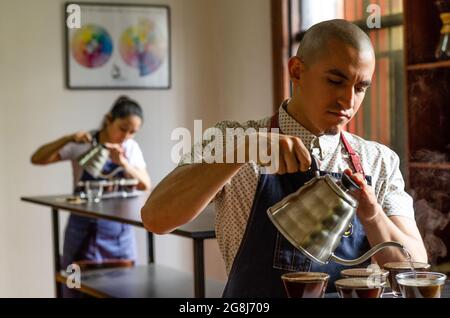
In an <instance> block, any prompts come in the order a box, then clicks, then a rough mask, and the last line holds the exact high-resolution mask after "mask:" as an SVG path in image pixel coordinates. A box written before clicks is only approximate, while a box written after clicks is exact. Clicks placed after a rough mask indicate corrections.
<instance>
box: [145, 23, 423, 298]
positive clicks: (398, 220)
mask: <svg viewBox="0 0 450 318" xmlns="http://www.w3.org/2000/svg"><path fill="white" fill-rule="evenodd" d="M288 67H289V74H290V79H291V81H292V84H293V90H292V97H291V98H290V99H288V100H286V101H284V102H283V103H282V104H281V106H280V108H279V111H278V112H277V113H276V114H275V115H273V116H271V117H268V118H264V119H261V120H250V121H247V122H245V123H237V122H228V121H224V122H221V123H219V124H217V125H216V128H219V129H221V130H222V131H223V132H225V130H226V128H227V127H233V128H236V127H241V128H243V129H247V128H249V127H253V128H256V129H258V128H279V133H280V134H277V135H275V133H272V134H263V133H256V135H257V136H258V137H259V138H268V139H273V138H274V137H277V138H279V144H278V145H279V147H278V148H279V152H278V153H277V154H278V155H279V164H278V166H277V168H278V169H277V170H276V171H273V173H272V174H267V173H264V167H262V164H261V162H260V160H259V159H256V160H250V159H248V158H247V157H246V162H244V163H207V162H206V160H205V162H201V163H191V162H192V160H191V159H192V157H193V156H194V155H195V156H198V155H201V154H198V153H195V152H194V151H193V152H192V153H191V155H190V156H186V157H184V158H183V159H182V160H181V162H180V164H179V166H178V167H177V168H176V169H175V170H174V171H172V172H171V173H170V174H169V175H168V176H167V177H166V178H165V179H164V180H162V181H161V183H160V184H159V185H158V186H157V187H156V189H155V190H154V191H153V193H152V195H151V196H150V198H149V199H148V201H147V203H146V204H145V206H144V207H143V209H142V219H143V222H144V225H145V226H146V228H147V229H148V230H150V231H152V232H155V233H159V234H163V233H168V232H170V231H172V230H173V229H175V228H176V227H178V226H180V225H182V224H184V223H186V222H189V221H190V220H192V219H194V218H195V217H196V216H197V215H198V214H199V213H200V212H201V211H202V210H203V209H204V208H205V206H206V205H207V204H208V203H209V202H211V201H213V202H214V203H215V207H216V212H217V216H216V234H217V240H218V243H219V247H220V250H221V252H222V255H223V258H224V261H225V265H226V270H227V273H228V282H227V286H226V288H225V290H224V296H225V297H286V293H285V290H284V287H283V284H282V281H281V279H280V276H281V275H282V274H283V273H286V272H293V271H311V272H325V273H328V274H329V275H330V279H329V282H328V288H327V291H329V292H330V291H333V290H334V288H335V287H334V281H335V280H336V279H337V278H339V276H340V271H341V270H342V269H344V267H343V266H342V265H339V264H336V263H333V262H330V263H328V264H326V265H322V264H319V263H317V262H314V261H311V260H310V259H309V258H307V257H306V256H305V255H303V254H302V253H301V252H300V251H299V250H297V249H296V248H295V247H294V246H292V245H291V244H290V243H289V242H288V241H287V240H286V238H284V237H283V235H281V234H280V233H279V232H278V231H277V229H276V228H275V227H274V225H273V224H272V223H271V222H270V220H269V218H268V216H267V212H266V211H267V209H268V208H269V207H271V206H273V205H274V204H275V203H277V202H279V201H280V200H282V199H283V198H284V197H286V196H287V195H289V194H291V193H293V192H295V191H296V190H297V189H298V188H300V187H301V186H303V185H304V184H305V182H307V181H308V180H310V179H311V178H312V174H311V171H309V170H308V169H310V165H311V156H312V155H313V156H315V157H316V158H317V159H318V161H319V166H320V167H319V169H320V170H321V173H322V174H330V175H331V176H332V177H335V178H337V179H339V178H340V177H341V175H342V173H346V174H348V175H350V176H351V177H352V178H353V180H354V181H355V182H356V183H357V184H358V185H359V187H360V188H361V190H358V191H357V192H356V194H355V195H357V197H358V200H359V207H358V210H357V213H356V216H355V217H354V219H353V220H351V223H350V226H349V228H348V229H347V230H346V231H345V233H344V234H343V237H342V239H341V242H340V245H339V246H338V247H337V249H336V250H335V254H336V255H337V256H339V257H341V258H344V259H355V258H357V257H359V256H361V255H362V254H363V253H364V252H366V251H367V250H368V249H369V248H370V247H371V246H374V245H376V244H379V243H382V242H386V241H397V242H399V243H401V244H403V245H404V246H405V247H406V248H407V249H408V251H409V253H410V254H411V256H412V259H413V260H415V261H422V262H426V261H427V255H426V251H425V248H424V245H423V242H422V238H421V236H420V234H419V231H418V229H417V226H416V223H415V220H414V210H413V204H412V198H411V197H410V196H409V195H408V194H407V193H406V192H405V190H404V181H403V178H402V175H401V173H400V170H399V157H398V156H397V155H396V154H395V153H394V152H393V151H392V150H390V149H389V148H388V147H386V146H384V145H381V144H379V143H376V142H372V141H367V140H364V139H362V138H360V137H358V136H355V135H353V134H350V133H348V132H346V131H344V130H343V128H344V127H345V125H346V124H347V123H348V122H349V121H350V120H351V119H352V118H353V116H355V114H356V113H357V111H358V109H359V107H360V106H361V103H362V101H363V99H364V96H365V93H366V91H367V89H368V88H369V86H370V82H371V79H372V75H373V72H374V69H375V54H374V50H373V47H372V44H371V42H370V39H369V38H368V37H367V35H366V34H365V33H364V32H363V31H362V30H361V29H359V28H358V27H357V26H355V25H354V24H351V23H349V22H347V21H344V20H331V21H325V22H322V23H319V24H316V25H314V26H313V27H311V28H310V29H309V30H308V31H307V32H306V33H305V35H304V37H303V39H302V41H301V43H300V46H299V49H298V53H297V55H296V56H294V57H292V58H291V59H290V60H289V66H288ZM240 147H244V150H246V151H247V153H248V150H249V146H248V145H247V144H246V143H244V144H242V145H241V146H240ZM275 149H276V148H275ZM238 150H239V149H238ZM272 150H273V149H272ZM236 151H237V150H235V152H236ZM247 159H248V160H247ZM405 259H406V258H405V255H404V254H403V253H402V251H401V250H398V249H395V248H388V249H385V250H383V251H382V252H379V253H377V254H376V255H375V256H374V257H373V258H372V262H375V263H378V265H379V266H382V265H383V264H384V263H386V262H390V261H405ZM364 265H365V266H367V265H368V263H366V264H364Z"/></svg>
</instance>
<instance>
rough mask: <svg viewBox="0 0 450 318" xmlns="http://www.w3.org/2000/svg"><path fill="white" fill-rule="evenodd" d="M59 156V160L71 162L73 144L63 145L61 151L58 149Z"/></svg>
mask: <svg viewBox="0 0 450 318" xmlns="http://www.w3.org/2000/svg"><path fill="white" fill-rule="evenodd" d="M58 153H59V156H60V157H61V160H72V159H74V156H75V154H74V143H73V142H69V143H67V144H65V145H64V147H62V148H61V149H59V152H58Z"/></svg>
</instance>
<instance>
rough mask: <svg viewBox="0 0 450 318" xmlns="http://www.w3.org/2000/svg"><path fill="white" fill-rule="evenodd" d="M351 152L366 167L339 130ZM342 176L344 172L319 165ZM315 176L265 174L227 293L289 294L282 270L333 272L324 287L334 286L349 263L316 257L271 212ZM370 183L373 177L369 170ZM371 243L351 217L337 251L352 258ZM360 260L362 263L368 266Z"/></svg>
mask: <svg viewBox="0 0 450 318" xmlns="http://www.w3.org/2000/svg"><path fill="white" fill-rule="evenodd" d="M271 127H272V128H278V127H279V125H278V114H276V115H274V116H273V117H272V123H271ZM341 141H342V142H343V144H344V146H345V148H346V150H347V152H348V153H349V155H350V158H351V160H352V163H353V166H354V168H355V170H356V171H358V172H361V173H363V175H364V171H362V166H361V164H360V161H359V158H357V159H355V156H357V155H356V154H355V152H354V151H353V149H352V148H351V146H350V145H349V144H348V142H347V140H345V137H344V135H343V134H341ZM320 173H321V175H325V174H329V175H331V176H332V177H335V178H338V179H340V176H341V173H333V172H326V171H320ZM313 177H314V175H313V172H311V171H308V172H296V173H287V174H283V175H277V174H273V175H269V174H261V175H260V177H259V181H258V186H257V190H256V194H255V198H254V200H253V205H252V210H251V212H250V215H249V219H248V222H247V227H246V229H245V233H244V236H243V238H242V241H241V244H240V246H239V250H238V252H237V254H236V257H235V259H234V261H233V265H232V267H231V270H230V274H229V276H228V282H227V285H226V286H225V290H224V293H223V297H286V292H285V290H284V286H283V282H282V280H281V275H282V274H284V273H286V272H290V271H292V272H294V271H306V272H308V271H311V272H325V273H328V274H329V275H330V279H329V281H328V287H327V291H326V292H334V291H335V286H334V282H335V280H336V279H338V278H340V271H341V270H342V269H344V268H348V267H345V266H344V265H340V264H337V263H332V262H330V263H328V264H326V265H321V264H319V263H315V262H312V261H311V260H310V259H308V258H307V257H306V256H304V255H303V254H302V253H301V252H300V250H298V249H297V248H295V247H294V246H293V245H292V244H291V243H290V242H289V241H288V240H287V239H285V238H284V236H283V235H282V234H281V233H280V232H278V230H277V229H276V228H275V226H274V225H273V224H272V222H271V221H270V220H269V217H268V216H267V209H268V208H269V207H271V206H272V205H274V204H275V203H277V202H279V201H281V200H282V199H283V198H284V197H286V196H287V195H289V194H291V193H293V192H295V191H297V190H298V189H299V188H300V187H301V186H303V184H305V182H307V181H309V180H311V179H312V178H313ZM365 178H366V180H367V182H368V184H371V178H370V177H368V176H365ZM369 248H370V246H369V242H368V241H367V237H366V234H365V232H364V229H363V226H362V224H361V223H360V221H359V219H358V218H357V217H356V215H355V217H354V218H353V219H352V221H351V224H350V226H349V228H348V230H347V231H346V232H345V234H344V235H343V237H342V240H341V243H340V245H339V246H338V248H337V249H336V251H335V255H337V256H339V257H341V258H344V259H354V258H357V257H359V256H361V255H362V254H363V253H364V252H366V251H367V250H368V249H369ZM369 263H370V260H369V261H367V262H366V264H360V265H359V266H367V265H368V264H369Z"/></svg>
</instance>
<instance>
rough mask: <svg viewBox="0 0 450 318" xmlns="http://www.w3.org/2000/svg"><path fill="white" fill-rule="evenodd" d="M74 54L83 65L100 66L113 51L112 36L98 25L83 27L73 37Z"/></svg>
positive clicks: (88, 66) (89, 66)
mask: <svg viewBox="0 0 450 318" xmlns="http://www.w3.org/2000/svg"><path fill="white" fill-rule="evenodd" d="M71 47H72V55H73V57H74V59H75V60H76V61H77V62H78V63H79V64H80V65H82V66H84V67H87V68H96V67H100V66H102V65H103V64H105V63H106V62H108V60H109V59H110V57H111V55H112V51H113V44H112V40H111V36H110V35H109V34H108V32H107V31H106V30H105V29H104V28H102V27H100V26H97V25H93V24H88V25H85V26H83V27H81V28H80V29H79V30H77V31H76V32H75V34H74V35H73V37H72V43H71Z"/></svg>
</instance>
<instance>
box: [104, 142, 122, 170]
mask: <svg viewBox="0 0 450 318" xmlns="http://www.w3.org/2000/svg"><path fill="white" fill-rule="evenodd" d="M105 147H106V148H108V150H109V157H110V158H111V161H112V162H113V163H115V164H116V165H119V166H121V167H124V166H125V165H126V164H127V163H128V160H127V158H126V157H125V151H124V150H123V147H122V146H121V145H119V144H111V143H105Z"/></svg>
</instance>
